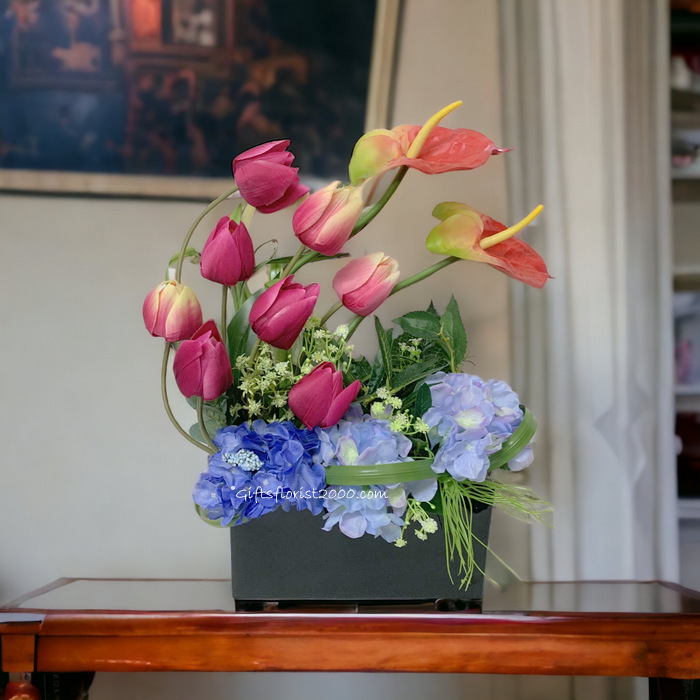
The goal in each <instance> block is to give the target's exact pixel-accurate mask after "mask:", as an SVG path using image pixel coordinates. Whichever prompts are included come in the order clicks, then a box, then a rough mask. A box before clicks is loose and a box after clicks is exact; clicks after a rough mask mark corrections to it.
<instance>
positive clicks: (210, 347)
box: [173, 320, 233, 401]
mask: <svg viewBox="0 0 700 700" xmlns="http://www.w3.org/2000/svg"><path fill="white" fill-rule="evenodd" d="M173 372H174V373H175V381H176V382H177V386H178V388H179V389H180V391H181V392H182V393H183V395H184V396H186V397H187V398H190V396H201V397H202V398H203V399H204V400H205V401H213V400H214V399H216V398H218V397H219V396H221V394H223V393H224V392H225V391H226V390H227V389H228V388H229V387H230V386H231V384H233V373H232V371H231V362H230V361H229V358H228V353H227V352H226V348H225V347H224V344H223V343H222V342H221V336H220V335H219V331H218V330H217V328H216V324H215V323H214V321H211V320H209V321H207V322H206V323H205V324H204V325H203V326H202V327H201V328H199V330H197V331H196V332H195V333H194V335H193V336H192V337H191V338H190V339H189V340H185V341H184V342H183V343H182V344H181V345H180V347H179V348H178V349H177V352H176V353H175V360H174V361H173Z"/></svg>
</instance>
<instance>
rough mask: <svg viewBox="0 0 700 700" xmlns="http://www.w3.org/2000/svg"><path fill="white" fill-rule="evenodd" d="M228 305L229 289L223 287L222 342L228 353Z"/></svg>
mask: <svg viewBox="0 0 700 700" xmlns="http://www.w3.org/2000/svg"><path fill="white" fill-rule="evenodd" d="M227 303H228V287H227V286H226V285H225V284H222V285H221V340H222V341H223V343H224V347H225V348H226V351H227V352H228V333H227V332H226V328H227V327H226V306H227Z"/></svg>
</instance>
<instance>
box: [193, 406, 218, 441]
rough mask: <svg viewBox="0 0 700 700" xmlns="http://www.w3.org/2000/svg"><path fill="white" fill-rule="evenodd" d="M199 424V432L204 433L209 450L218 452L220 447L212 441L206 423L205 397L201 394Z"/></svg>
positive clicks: (198, 411)
mask: <svg viewBox="0 0 700 700" xmlns="http://www.w3.org/2000/svg"><path fill="white" fill-rule="evenodd" d="M197 424H198V425H199V432H201V433H202V435H203V436H204V439H205V440H206V441H207V445H209V451H210V452H211V453H212V454H214V453H215V452H218V451H219V449H218V447H217V446H216V445H215V444H214V443H213V442H212V439H211V436H210V435H209V432H208V431H207V429H206V426H205V425H204V399H203V398H202V397H201V396H198V397H197Z"/></svg>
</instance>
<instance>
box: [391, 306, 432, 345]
mask: <svg viewBox="0 0 700 700" xmlns="http://www.w3.org/2000/svg"><path fill="white" fill-rule="evenodd" d="M394 323H396V324H397V325H398V326H400V327H401V328H402V329H403V330H404V331H405V332H406V333H408V334H410V335H411V336H413V337H414V338H425V339H426V340H434V339H435V338H437V337H438V335H439V334H440V318H439V317H438V316H435V315H433V314H431V313H430V312H428V311H411V312H410V313H407V314H404V315H403V316H401V317H400V318H395V319H394Z"/></svg>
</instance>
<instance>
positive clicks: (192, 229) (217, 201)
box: [175, 185, 238, 282]
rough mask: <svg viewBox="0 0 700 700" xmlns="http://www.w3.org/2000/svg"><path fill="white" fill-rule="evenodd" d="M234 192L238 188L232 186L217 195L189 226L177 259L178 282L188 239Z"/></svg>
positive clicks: (176, 274) (176, 275)
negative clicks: (206, 217)
mask: <svg viewBox="0 0 700 700" xmlns="http://www.w3.org/2000/svg"><path fill="white" fill-rule="evenodd" d="M235 192H238V187H237V186H235V185H234V186H233V187H232V188H231V189H230V190H226V192H224V193H223V194H221V195H219V196H218V197H217V198H216V199H215V200H214V201H213V202H211V204H209V206H208V207H207V208H206V209H205V210H204V211H203V212H202V213H201V214H200V215H199V216H198V217H197V218H196V219H195V220H194V223H193V224H192V226H190V230H189V231H188V232H187V235H186V236H185V240H184V241H183V242H182V246H181V248H180V255H179V257H178V259H177V270H176V271H175V279H176V280H177V281H178V282H182V264H183V263H184V261H185V251H186V250H187V246H188V245H189V242H190V239H191V238H192V235H193V234H194V232H195V229H196V228H197V226H199V224H200V222H201V221H202V219H203V218H204V217H205V216H206V215H207V214H208V213H209V212H210V211H211V210H212V209H214V208H215V207H217V206H218V205H219V204H221V202H223V201H224V200H225V199H228V198H229V197H230V196H231V195H232V194H234V193H235Z"/></svg>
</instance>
